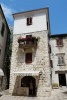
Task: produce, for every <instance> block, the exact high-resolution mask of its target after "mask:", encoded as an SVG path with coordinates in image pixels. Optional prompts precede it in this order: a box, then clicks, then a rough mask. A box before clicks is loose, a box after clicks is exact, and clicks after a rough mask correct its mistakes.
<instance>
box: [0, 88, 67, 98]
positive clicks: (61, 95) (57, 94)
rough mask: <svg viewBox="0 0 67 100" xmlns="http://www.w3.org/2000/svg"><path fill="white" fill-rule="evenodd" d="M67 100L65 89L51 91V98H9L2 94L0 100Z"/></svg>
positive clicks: (66, 90) (9, 96) (66, 89)
mask: <svg viewBox="0 0 67 100" xmlns="http://www.w3.org/2000/svg"><path fill="white" fill-rule="evenodd" d="M32 99H34V100H67V88H65V87H63V88H60V89H53V90H52V95H51V97H24V96H11V95H6V94H4V93H3V96H1V97H0V100H32Z"/></svg>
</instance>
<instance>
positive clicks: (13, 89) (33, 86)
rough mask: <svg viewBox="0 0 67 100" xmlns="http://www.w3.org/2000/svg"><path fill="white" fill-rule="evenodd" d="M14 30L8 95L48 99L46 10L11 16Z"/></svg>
mask: <svg viewBox="0 0 67 100" xmlns="http://www.w3.org/2000/svg"><path fill="white" fill-rule="evenodd" d="M13 17H14V31H13V45H12V59H11V72H10V88H9V92H10V93H11V94H13V95H26V96H50V94H51V80H50V74H51V70H50V59H49V58H50V55H49V35H50V25H49V10H48V8H43V9H37V10H32V11H26V12H21V13H15V14H13Z"/></svg>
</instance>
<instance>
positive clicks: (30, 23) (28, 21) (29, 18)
mask: <svg viewBox="0 0 67 100" xmlns="http://www.w3.org/2000/svg"><path fill="white" fill-rule="evenodd" d="M29 25H32V17H28V18H27V26H29Z"/></svg>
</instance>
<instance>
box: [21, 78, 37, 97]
mask: <svg viewBox="0 0 67 100" xmlns="http://www.w3.org/2000/svg"><path fill="white" fill-rule="evenodd" d="M21 87H28V90H29V91H28V95H29V96H36V80H35V78H34V77H32V76H25V77H23V78H22V79H21Z"/></svg>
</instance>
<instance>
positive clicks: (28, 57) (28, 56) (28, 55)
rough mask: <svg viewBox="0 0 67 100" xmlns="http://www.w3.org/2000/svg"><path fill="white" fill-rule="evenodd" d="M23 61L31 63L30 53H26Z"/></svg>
mask: <svg viewBox="0 0 67 100" xmlns="http://www.w3.org/2000/svg"><path fill="white" fill-rule="evenodd" d="M25 62H26V63H31V62H32V53H26V58H25Z"/></svg>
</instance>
